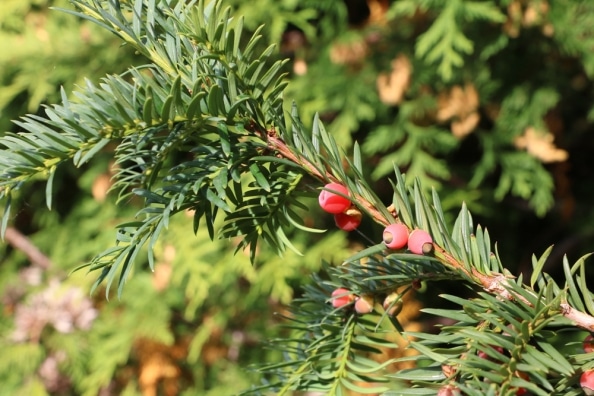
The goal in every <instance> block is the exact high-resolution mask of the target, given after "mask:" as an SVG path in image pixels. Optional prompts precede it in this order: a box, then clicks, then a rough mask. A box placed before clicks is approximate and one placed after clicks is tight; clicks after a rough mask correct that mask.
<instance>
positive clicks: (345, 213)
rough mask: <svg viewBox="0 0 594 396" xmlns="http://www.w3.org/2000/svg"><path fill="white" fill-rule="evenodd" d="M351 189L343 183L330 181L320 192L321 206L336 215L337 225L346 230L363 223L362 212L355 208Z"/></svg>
mask: <svg viewBox="0 0 594 396" xmlns="http://www.w3.org/2000/svg"><path fill="white" fill-rule="evenodd" d="M348 196H349V190H347V188H346V187H345V186H343V185H342V184H338V183H328V184H326V185H325V186H324V190H322V192H321V193H320V196H319V198H318V201H319V203H320V207H321V208H322V209H323V210H324V211H326V212H328V213H331V214H333V215H334V221H335V222H336V226H337V227H338V228H340V229H341V230H344V231H353V230H355V229H356V228H357V227H359V224H361V212H360V211H359V210H358V209H357V208H353V207H352V206H353V205H352V202H351V200H350V199H349V198H347V197H348Z"/></svg>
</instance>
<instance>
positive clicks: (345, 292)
mask: <svg viewBox="0 0 594 396" xmlns="http://www.w3.org/2000/svg"><path fill="white" fill-rule="evenodd" d="M353 301H355V295H354V294H352V293H351V291H350V290H349V289H345V288H344V287H339V288H338V289H336V290H334V291H333V292H332V306H333V307H334V308H342V307H344V306H345V305H348V304H350V303H352V302H353Z"/></svg>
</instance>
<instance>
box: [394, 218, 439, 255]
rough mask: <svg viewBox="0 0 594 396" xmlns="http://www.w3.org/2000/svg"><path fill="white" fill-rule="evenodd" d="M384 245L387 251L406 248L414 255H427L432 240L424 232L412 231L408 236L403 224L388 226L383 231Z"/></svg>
mask: <svg viewBox="0 0 594 396" xmlns="http://www.w3.org/2000/svg"><path fill="white" fill-rule="evenodd" d="M383 236H384V243H385V244H386V247H387V248H389V249H394V250H399V249H403V248H404V247H405V246H408V250H410V251H411V253H414V254H425V253H429V252H430V251H431V249H432V248H433V239H432V238H431V235H429V233H428V232H427V231H425V230H419V229H417V230H413V232H411V233H410V234H409V233H408V228H407V227H406V226H405V225H404V224H390V225H389V226H387V227H386V228H385V230H384V235H383Z"/></svg>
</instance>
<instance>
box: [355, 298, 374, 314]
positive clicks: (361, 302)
mask: <svg viewBox="0 0 594 396" xmlns="http://www.w3.org/2000/svg"><path fill="white" fill-rule="evenodd" d="M355 311H356V312H357V313H358V314H359V315H364V314H368V313H370V312H371V311H373V297H371V296H361V297H359V298H358V299H357V301H355Z"/></svg>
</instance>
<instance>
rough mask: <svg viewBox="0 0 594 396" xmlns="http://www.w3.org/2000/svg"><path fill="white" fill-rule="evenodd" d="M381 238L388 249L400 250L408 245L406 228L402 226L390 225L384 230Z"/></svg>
mask: <svg viewBox="0 0 594 396" xmlns="http://www.w3.org/2000/svg"><path fill="white" fill-rule="evenodd" d="M383 237H384V243H385V244H386V247H388V248H389V249H394V250H397V249H402V248H403V247H405V246H406V244H407V243H408V228H407V227H406V226H405V225H404V224H390V225H389V226H387V227H386V228H385V229H384V234H383Z"/></svg>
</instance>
